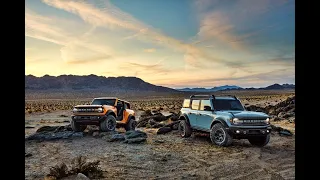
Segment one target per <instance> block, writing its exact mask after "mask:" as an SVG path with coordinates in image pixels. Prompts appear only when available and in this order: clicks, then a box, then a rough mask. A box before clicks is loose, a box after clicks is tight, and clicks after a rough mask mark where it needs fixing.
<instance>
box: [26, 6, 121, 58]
mask: <svg viewBox="0 0 320 180" xmlns="http://www.w3.org/2000/svg"><path fill="white" fill-rule="evenodd" d="M73 23H74V22H68V21H66V20H61V19H57V18H54V17H44V16H41V15H38V14H37V13H35V12H33V11H31V10H30V9H28V8H26V13H25V30H26V31H25V35H26V36H28V37H32V38H36V39H40V40H44V41H48V42H51V43H55V44H58V45H61V46H62V47H61V50H60V51H61V58H62V60H64V61H65V62H66V63H70V62H71V61H75V62H78V61H79V60H77V59H76V57H75V56H74V55H77V56H78V57H79V54H80V53H79V51H75V50H77V49H79V48H85V49H87V50H88V51H91V52H93V53H95V54H97V53H98V54H100V56H102V55H103V56H108V57H109V56H111V55H112V54H114V53H115V52H114V51H113V50H112V49H111V48H110V47H108V46H104V45H102V44H97V43H90V42H89V41H88V40H87V36H89V35H90V34H91V33H92V31H93V30H94V29H95V27H92V28H90V29H89V30H88V31H87V32H84V33H83V34H82V36H75V35H73V33H71V32H69V31H68V29H62V28H60V27H62V26H57V24H60V25H61V24H65V25H66V24H73ZM82 58H83V56H82ZM92 58H94V57H88V60H91V59H92ZM82 61H84V59H82Z"/></svg>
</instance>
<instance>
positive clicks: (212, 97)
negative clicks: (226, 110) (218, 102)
mask: <svg viewBox="0 0 320 180" xmlns="http://www.w3.org/2000/svg"><path fill="white" fill-rule="evenodd" d="M207 98H209V99H238V98H237V97H236V96H233V95H224V96H216V95H213V94H199V95H191V96H190V99H207Z"/></svg>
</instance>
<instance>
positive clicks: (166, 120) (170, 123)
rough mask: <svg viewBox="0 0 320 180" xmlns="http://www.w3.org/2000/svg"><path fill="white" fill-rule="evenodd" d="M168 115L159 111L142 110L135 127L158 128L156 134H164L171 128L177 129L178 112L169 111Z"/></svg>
mask: <svg viewBox="0 0 320 180" xmlns="http://www.w3.org/2000/svg"><path fill="white" fill-rule="evenodd" d="M170 113H171V114H170V115H168V116H165V115H163V114H162V113H160V112H159V111H151V110H146V111H144V112H143V113H142V114H141V116H140V118H139V120H138V124H137V128H139V127H146V128H159V129H158V132H157V134H164V133H167V132H170V131H172V130H178V125H179V122H180V121H179V114H176V113H174V112H170Z"/></svg>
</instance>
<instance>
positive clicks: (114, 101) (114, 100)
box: [90, 99, 116, 106]
mask: <svg viewBox="0 0 320 180" xmlns="http://www.w3.org/2000/svg"><path fill="white" fill-rule="evenodd" d="M94 101H110V102H112V101H113V104H93V102H94ZM115 103H116V99H93V100H92V102H91V103H90V104H91V105H108V106H114V105H115Z"/></svg>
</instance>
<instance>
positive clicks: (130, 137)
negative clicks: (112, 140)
mask: <svg viewBox="0 0 320 180" xmlns="http://www.w3.org/2000/svg"><path fill="white" fill-rule="evenodd" d="M124 137H125V140H124V141H123V142H124V143H128V144H132V143H142V142H145V141H146V140H147V137H148V135H147V134H146V133H145V132H143V131H139V130H136V131H127V132H126V133H125V135H124Z"/></svg>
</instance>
